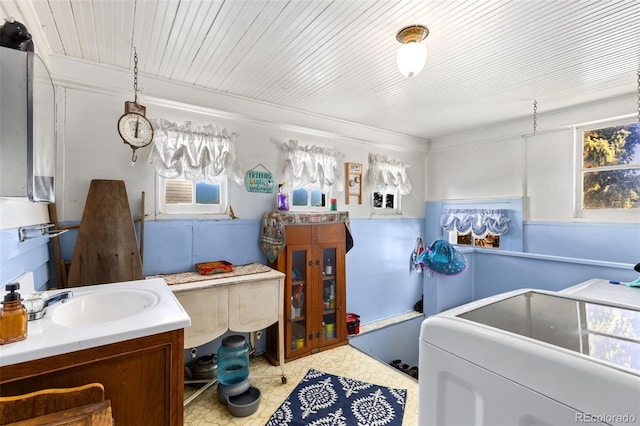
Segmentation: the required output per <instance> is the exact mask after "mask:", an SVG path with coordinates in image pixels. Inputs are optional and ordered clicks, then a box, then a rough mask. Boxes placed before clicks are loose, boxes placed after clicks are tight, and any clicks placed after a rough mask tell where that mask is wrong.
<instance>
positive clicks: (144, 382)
mask: <svg viewBox="0 0 640 426" xmlns="http://www.w3.org/2000/svg"><path fill="white" fill-rule="evenodd" d="M183 359H184V330H183V329H179V330H173V331H167V332H164V333H159V334H154V335H151V336H146V337H140V338H137V339H132V340H127V341H124V342H118V343H113V344H110V345H104V346H99V347H95V348H90V349H84V350H79V351H76V352H71V353H66V354H62V355H56V356H52V357H48V358H42V359H38V360H34V361H27V362H23V363H19V364H13V365H8V366H3V367H0V395H1V396H12V395H20V394H25V393H28V392H33V391H37V390H41V389H49V388H57V387H59V388H66V387H74V386H80V385H85V384H87V383H93V382H97V383H102V385H103V386H104V390H105V399H108V400H111V409H112V413H113V418H114V421H115V424H116V425H127V426H136V425H140V426H147V425H166V426H174V425H182V424H183V394H184V388H183V386H184V365H183Z"/></svg>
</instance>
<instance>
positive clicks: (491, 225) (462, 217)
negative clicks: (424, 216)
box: [440, 209, 509, 248]
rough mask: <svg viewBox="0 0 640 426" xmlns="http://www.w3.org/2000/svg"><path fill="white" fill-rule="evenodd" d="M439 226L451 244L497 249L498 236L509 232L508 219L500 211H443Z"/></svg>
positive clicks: (498, 244)
mask: <svg viewBox="0 0 640 426" xmlns="http://www.w3.org/2000/svg"><path fill="white" fill-rule="evenodd" d="M440 226H442V229H443V230H444V231H445V232H448V233H449V242H451V243H454V244H463V245H472V246H476V247H492V248H499V247H500V235H502V234H506V233H507V232H508V231H509V218H508V217H507V216H506V215H505V213H504V211H503V210H502V209H444V210H443V211H442V215H441V216H440Z"/></svg>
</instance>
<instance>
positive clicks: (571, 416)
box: [418, 288, 640, 426]
mask: <svg viewBox="0 0 640 426" xmlns="http://www.w3.org/2000/svg"><path fill="white" fill-rule="evenodd" d="M583 290H584V289H583ZM592 290H593V289H592ZM607 290H608V288H607ZM638 291H640V289H638ZM592 296H593V294H592ZM419 367H420V368H419V375H420V377H419V379H420V381H419V413H418V418H419V422H420V425H435V426H449V425H464V426H470V425H487V426H498V425H507V426H516V425H576V424H581V423H588V424H600V425H602V424H610V425H623V424H625V425H628V424H639V425H640V307H638V306H632V305H622V304H616V303H614V302H610V301H602V300H596V299H595V298H589V299H588V298H586V297H581V296H580V295H579V294H578V293H576V294H572V293H570V292H567V293H561V292H549V291H543V290H530V289H522V290H517V291H513V292H509V293H504V294H501V295H498V296H494V297H490V298H486V299H483V300H479V301H476V302H472V303H469V304H466V305H463V306H460V307H457V308H454V309H451V310H448V311H446V312H442V313H440V314H438V315H435V316H432V317H429V318H427V319H425V321H424V322H423V324H422V327H421V331H420V363H419Z"/></svg>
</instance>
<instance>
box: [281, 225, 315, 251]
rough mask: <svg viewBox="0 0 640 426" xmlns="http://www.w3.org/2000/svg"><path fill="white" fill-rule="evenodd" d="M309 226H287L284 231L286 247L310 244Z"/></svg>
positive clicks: (310, 227)
mask: <svg viewBox="0 0 640 426" xmlns="http://www.w3.org/2000/svg"><path fill="white" fill-rule="evenodd" d="M312 228H313V226H311V225H288V226H287V227H286V229H285V239H286V243H287V245H288V246H295V245H302V244H309V243H311V229H312Z"/></svg>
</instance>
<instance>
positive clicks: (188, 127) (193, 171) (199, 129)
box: [149, 119, 243, 215]
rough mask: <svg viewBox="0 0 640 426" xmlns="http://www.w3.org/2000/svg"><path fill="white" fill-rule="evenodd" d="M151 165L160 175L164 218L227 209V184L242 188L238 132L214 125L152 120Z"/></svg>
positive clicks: (159, 207) (161, 207)
mask: <svg viewBox="0 0 640 426" xmlns="http://www.w3.org/2000/svg"><path fill="white" fill-rule="evenodd" d="M152 124H153V126H154V141H153V147H152V149H151V152H150V154H149V162H150V163H151V164H153V166H154V168H155V169H156V172H157V175H158V191H157V193H158V210H159V213H161V214H163V213H166V214H183V215H184V214H211V213H219V214H221V213H223V212H225V211H226V209H227V190H226V189H227V180H228V179H232V180H233V181H235V182H236V183H238V184H240V185H241V184H242V181H243V180H242V171H241V168H240V166H239V164H238V163H237V161H236V157H235V144H234V140H235V138H236V136H237V134H236V133H228V132H227V130H226V129H224V128H220V127H217V126H213V125H206V126H195V125H193V124H192V123H191V122H188V121H187V122H185V123H184V124H182V125H178V124H176V123H172V122H170V121H168V120H165V119H157V120H152Z"/></svg>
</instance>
